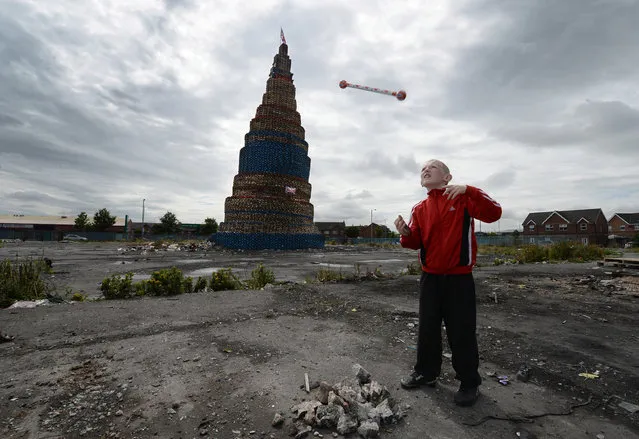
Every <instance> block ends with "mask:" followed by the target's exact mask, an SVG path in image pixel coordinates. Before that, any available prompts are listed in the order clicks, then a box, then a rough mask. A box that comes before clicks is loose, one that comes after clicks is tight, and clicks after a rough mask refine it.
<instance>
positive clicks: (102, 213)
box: [93, 209, 115, 232]
mask: <svg viewBox="0 0 639 439" xmlns="http://www.w3.org/2000/svg"><path fill="white" fill-rule="evenodd" d="M113 224H115V217H114V216H111V213H110V212H109V211H108V210H107V209H100V210H98V211H97V212H96V213H95V214H94V215H93V226H94V227H95V230H97V231H100V232H103V231H105V230H106V229H108V228H109V227H111V226H112V225H113Z"/></svg>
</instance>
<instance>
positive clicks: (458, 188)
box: [444, 184, 466, 200]
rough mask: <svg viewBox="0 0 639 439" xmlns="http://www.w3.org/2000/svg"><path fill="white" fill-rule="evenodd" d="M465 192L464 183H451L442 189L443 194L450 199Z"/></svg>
mask: <svg viewBox="0 0 639 439" xmlns="http://www.w3.org/2000/svg"><path fill="white" fill-rule="evenodd" d="M465 193H466V185H465V184H453V185H450V186H446V189H445V190H444V195H445V196H447V197H448V198H449V199H450V200H452V199H453V198H455V197H456V196H457V195H463V194H465Z"/></svg>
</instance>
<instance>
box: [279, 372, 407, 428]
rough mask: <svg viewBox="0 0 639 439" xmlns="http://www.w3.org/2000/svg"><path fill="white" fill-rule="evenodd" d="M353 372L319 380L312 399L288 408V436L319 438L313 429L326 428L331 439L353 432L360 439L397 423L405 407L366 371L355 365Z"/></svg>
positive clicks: (280, 418) (402, 415)
mask: <svg viewBox="0 0 639 439" xmlns="http://www.w3.org/2000/svg"><path fill="white" fill-rule="evenodd" d="M353 372H354V375H355V377H354V379H344V380H342V381H341V382H338V383H336V384H333V385H331V384H329V383H327V382H326V381H321V382H320V383H319V386H318V387H316V388H315V389H314V390H313V391H312V392H311V393H312V395H313V399H311V400H307V401H302V402H300V403H299V404H296V405H294V406H293V407H291V412H292V413H293V415H294V418H293V421H292V423H291V424H290V425H289V427H288V433H289V435H290V436H291V437H294V438H296V439H300V438H304V437H310V436H315V437H322V434H321V433H320V432H319V431H317V430H315V431H314V432H313V429H328V430H331V431H332V432H331V433H332V435H333V437H338V435H349V434H353V433H357V434H358V435H359V436H360V437H363V438H376V437H378V436H379V433H380V429H381V427H382V426H383V425H391V424H397V423H398V422H399V421H400V420H401V419H402V418H403V417H404V416H405V413H406V410H408V408H409V406H408V405H403V404H397V403H396V402H395V400H394V399H393V398H391V396H390V392H389V391H388V389H387V388H386V387H385V386H383V385H382V384H380V383H379V382H377V381H374V380H372V379H371V374H370V373H369V372H367V371H366V369H364V368H363V367H362V366H361V365H359V364H355V365H354V366H353ZM276 422H277V425H281V424H282V416H281V414H276V415H275V418H274V420H273V425H276Z"/></svg>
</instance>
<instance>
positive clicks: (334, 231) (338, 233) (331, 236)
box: [315, 221, 346, 244]
mask: <svg viewBox="0 0 639 439" xmlns="http://www.w3.org/2000/svg"><path fill="white" fill-rule="evenodd" d="M315 225H316V226H317V228H318V229H319V231H320V233H321V234H322V235H324V240H325V241H336V242H337V243H339V244H343V243H345V242H346V223H345V222H344V221H342V222H336V223H332V222H324V223H322V222H319V223H315Z"/></svg>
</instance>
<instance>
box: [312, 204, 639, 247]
mask: <svg viewBox="0 0 639 439" xmlns="http://www.w3.org/2000/svg"><path fill="white" fill-rule="evenodd" d="M315 224H316V225H317V226H318V228H319V229H320V231H321V232H322V233H323V234H324V236H325V237H326V239H327V240H332V241H338V242H345V241H346V240H347V238H346V235H345V229H346V225H345V223H344V222H326V223H322V222H318V223H315ZM522 226H523V231H522V232H521V240H520V242H522V243H525V244H549V243H553V242H560V241H576V242H581V243H582V244H586V245H588V244H595V245H601V246H611V245H612V246H623V245H624V244H626V243H627V242H630V241H632V240H633V239H634V238H635V236H636V235H637V234H639V213H637V212H636V213H615V214H613V215H612V217H611V218H610V219H606V216H605V215H604V213H603V211H602V210H601V209H579V210H554V211H547V212H531V213H529V214H528V216H526V219H525V220H524V222H523V223H522ZM380 230H384V231H385V232H386V233H388V232H390V230H388V228H386V226H380V225H377V224H371V225H369V226H360V228H359V236H360V238H368V237H373V236H374V237H376V238H379V237H380V232H379V231H380ZM371 231H372V232H373V234H372V235H371Z"/></svg>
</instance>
